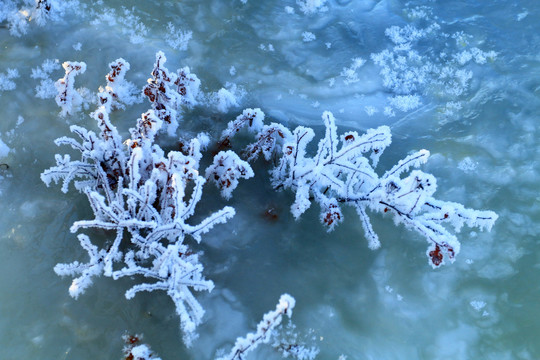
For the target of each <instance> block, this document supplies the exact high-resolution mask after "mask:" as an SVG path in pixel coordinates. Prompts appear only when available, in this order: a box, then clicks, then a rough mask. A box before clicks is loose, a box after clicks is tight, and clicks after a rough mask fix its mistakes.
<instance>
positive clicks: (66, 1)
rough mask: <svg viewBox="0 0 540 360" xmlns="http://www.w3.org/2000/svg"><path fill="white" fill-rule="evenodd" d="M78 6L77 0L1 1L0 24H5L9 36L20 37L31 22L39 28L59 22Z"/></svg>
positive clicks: (26, 30)
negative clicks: (49, 23)
mask: <svg viewBox="0 0 540 360" xmlns="http://www.w3.org/2000/svg"><path fill="white" fill-rule="evenodd" d="M78 5H79V2H78V0H63V1H62V0H2V2H0V24H1V23H3V22H4V21H5V22H7V27H8V28H9V32H10V34H11V35H13V36H17V37H20V36H22V35H24V34H26V33H27V32H28V29H29V27H30V22H31V21H32V22H35V23H36V24H37V25H38V26H40V27H41V26H44V25H45V24H46V23H47V21H60V20H62V18H63V17H64V16H65V13H66V11H68V10H71V9H74V8H76V7H77V6H78Z"/></svg>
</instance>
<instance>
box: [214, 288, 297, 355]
mask: <svg viewBox="0 0 540 360" xmlns="http://www.w3.org/2000/svg"><path fill="white" fill-rule="evenodd" d="M295 303H296V302H295V300H294V298H293V297H292V296H290V295H289V294H283V295H281V297H280V298H279V302H278V304H277V306H276V309H275V310H273V311H270V312H268V313H266V314H264V316H263V319H262V320H261V322H260V323H259V324H258V325H257V331H256V332H254V333H249V334H247V335H246V337H243V338H241V337H239V338H237V339H236V343H235V344H234V347H233V348H232V349H231V351H230V352H229V354H228V355H225V356H222V357H220V358H218V359H217V360H241V359H244V357H245V356H246V354H248V353H249V352H251V351H253V350H254V349H255V348H257V346H259V345H260V344H266V343H269V342H270V340H271V338H272V336H273V335H274V332H273V330H274V329H275V328H276V327H277V326H278V325H279V324H281V321H282V319H283V315H287V316H288V317H289V318H290V317H291V316H292V310H293V308H294V305H295Z"/></svg>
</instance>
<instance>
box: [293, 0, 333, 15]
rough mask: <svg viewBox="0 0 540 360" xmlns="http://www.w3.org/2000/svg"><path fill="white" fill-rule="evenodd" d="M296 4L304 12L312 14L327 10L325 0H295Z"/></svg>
mask: <svg viewBox="0 0 540 360" xmlns="http://www.w3.org/2000/svg"><path fill="white" fill-rule="evenodd" d="M296 4H297V5H298V7H299V8H300V11H302V12H303V13H304V14H314V13H317V12H324V11H327V10H328V7H326V6H325V4H326V0H296Z"/></svg>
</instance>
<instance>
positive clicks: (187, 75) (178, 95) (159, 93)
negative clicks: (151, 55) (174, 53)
mask: <svg viewBox="0 0 540 360" xmlns="http://www.w3.org/2000/svg"><path fill="white" fill-rule="evenodd" d="M166 61H167V58H166V57H165V54H164V53H162V52H161V51H160V52H158V53H157V54H156V62H155V64H154V70H152V77H151V78H150V79H148V84H147V85H146V86H145V87H144V89H143V93H144V95H146V96H147V97H148V100H149V101H150V103H151V104H152V109H153V110H154V112H155V113H156V115H157V116H158V117H159V119H161V121H163V122H164V123H165V124H164V127H166V128H167V132H168V134H169V135H174V133H175V131H176V129H177V128H178V117H179V114H178V111H179V110H180V108H181V106H187V107H192V106H194V105H196V104H197V97H198V95H199V86H200V83H201V82H200V80H199V79H198V78H197V76H196V75H195V74H192V73H191V72H190V70H189V67H184V68H182V69H179V70H178V72H177V73H176V74H175V73H173V72H170V71H169V70H168V69H167V68H166V67H165V66H164V64H165V62H166Z"/></svg>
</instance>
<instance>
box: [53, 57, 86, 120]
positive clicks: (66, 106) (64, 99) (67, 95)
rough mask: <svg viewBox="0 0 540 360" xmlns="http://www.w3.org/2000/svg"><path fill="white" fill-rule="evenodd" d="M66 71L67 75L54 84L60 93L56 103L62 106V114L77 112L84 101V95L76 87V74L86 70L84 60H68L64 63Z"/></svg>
mask: <svg viewBox="0 0 540 360" xmlns="http://www.w3.org/2000/svg"><path fill="white" fill-rule="evenodd" d="M62 67H63V68H64V70H65V71H66V74H65V76H64V77H63V78H62V79H59V80H58V81H56V83H55V84H54V85H55V86H56V90H57V91H58V95H56V99H55V100H56V103H57V104H58V106H60V107H61V108H62V111H61V115H62V116H65V115H70V114H73V113H74V112H76V111H77V110H78V109H79V107H80V106H81V104H82V103H83V97H82V96H81V94H79V92H78V91H77V90H76V89H75V76H77V75H80V74H83V73H84V72H85V71H86V64H85V63H84V62H75V61H66V62H64V63H63V64H62Z"/></svg>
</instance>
